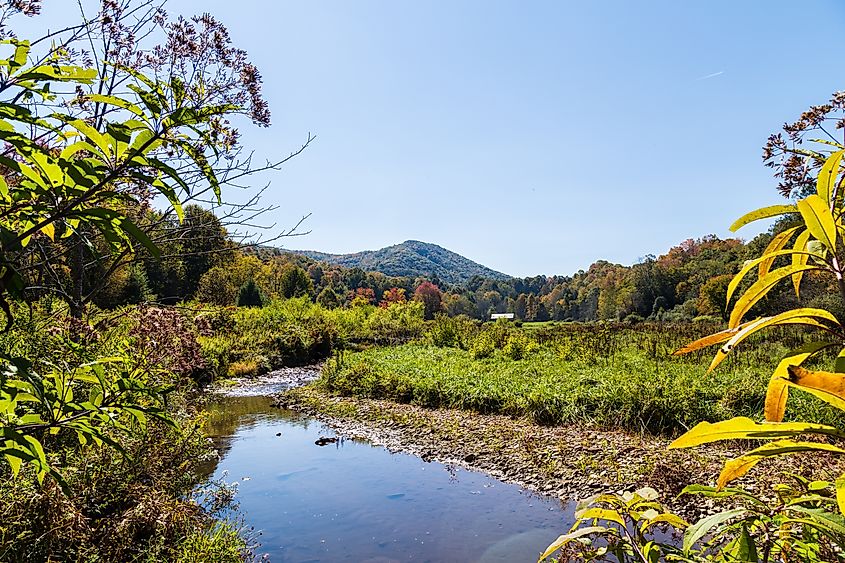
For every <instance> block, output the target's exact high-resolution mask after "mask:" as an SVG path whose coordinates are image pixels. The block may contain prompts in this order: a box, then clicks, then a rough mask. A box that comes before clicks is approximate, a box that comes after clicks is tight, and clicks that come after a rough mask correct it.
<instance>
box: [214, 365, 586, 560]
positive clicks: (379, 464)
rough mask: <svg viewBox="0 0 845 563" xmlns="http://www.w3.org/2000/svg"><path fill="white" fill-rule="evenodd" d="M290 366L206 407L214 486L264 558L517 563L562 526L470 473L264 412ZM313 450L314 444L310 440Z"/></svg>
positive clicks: (533, 501)
mask: <svg viewBox="0 0 845 563" xmlns="http://www.w3.org/2000/svg"><path fill="white" fill-rule="evenodd" d="M307 379H308V377H307V375H306V376H303V372H302V371H301V370H298V371H294V372H290V373H288V374H285V373H281V374H278V373H277V375H276V377H275V379H274V378H268V379H266V380H264V381H262V382H258V383H254V384H250V385H240V386H236V387H233V388H230V389H228V390H226V391H225V392H224V393H221V394H219V395H218V396H217V398H216V399H215V400H214V401H213V402H211V403H210V404H209V405H208V410H209V422H208V426H207V431H208V433H209V435H210V437H211V438H212V440H213V441H214V443H215V446H216V448H217V450H218V453H219V461H218V462H217V463H216V464H214V465H213V466H211V467H209V468H208V472H209V475H210V476H211V477H212V478H214V479H222V480H224V481H226V482H227V483H237V491H238V492H237V495H236V500H237V501H238V504H239V510H238V511H237V514H238V515H239V517H240V518H242V519H243V521H244V524H246V525H247V526H251V527H254V529H255V532H256V533H258V532H260V534H261V535H260V536H259V537H258V541H260V543H261V547H260V548H259V549H258V550H257V553H258V554H267V555H268V556H269V560H270V561H272V562H297V563H306V562H307V563H317V562H335V561H337V562H341V561H350V562H351V561H354V562H364V561H366V562H371V563H388V562H393V561H420V562H426V561H431V562H453V561H454V562H505V561H507V562H520V561H536V560H537V556H538V555H539V553H540V552H541V551H542V550H543V549H545V547H546V546H547V545H548V544H549V543H550V542H551V541H553V540H554V539H555V538H556V537H557V536H558V535H560V534H561V533H563V532H565V531H566V530H568V528H569V526H571V524H572V512H573V507H572V506H571V505H564V504H562V503H561V502H560V501H559V500H557V499H553V498H548V497H543V496H539V495H537V494H536V493H532V492H529V491H526V490H523V489H521V488H520V487H518V486H515V485H511V484H506V483H502V482H501V481H497V480H496V479H494V478H492V477H490V476H488V475H486V474H483V473H478V472H474V471H468V470H465V469H463V468H460V467H455V466H451V465H447V464H441V463H437V462H426V461H423V460H422V459H420V458H419V457H416V456H412V455H407V454H402V453H391V452H390V451H388V450H387V449H385V448H383V447H381V446H376V445H372V444H369V443H367V442H363V441H356V440H346V439H344V438H343V437H342V436H338V435H337V434H336V433H335V432H334V431H333V430H332V429H331V428H329V427H327V426H326V425H324V424H322V423H320V422H318V421H315V420H313V419H309V418H306V417H303V416H302V415H300V414H298V413H296V412H293V411H289V410H284V409H279V408H276V407H273V406H272V405H271V402H272V399H271V398H270V397H269V396H268V394H270V393H272V392H277V391H280V390H282V389H284V388H285V387H289V386H291V385H295V384H301V383H303V382H304V381H307ZM319 444H322V445H319Z"/></svg>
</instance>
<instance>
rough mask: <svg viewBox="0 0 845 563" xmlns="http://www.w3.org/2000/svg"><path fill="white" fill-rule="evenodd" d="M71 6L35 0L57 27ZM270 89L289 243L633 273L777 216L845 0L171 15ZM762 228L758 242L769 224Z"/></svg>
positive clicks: (173, 4)
mask: <svg viewBox="0 0 845 563" xmlns="http://www.w3.org/2000/svg"><path fill="white" fill-rule="evenodd" d="M75 4H76V2H72V1H71V0H44V15H43V16H42V17H41V18H40V24H41V25H45V26H46V25H48V24H50V25H51V27H55V26H56V23H58V22H61V21H62V19H63V17H64V16H61V15H59V14H61V13H63V12H64V13H66V11H67V10H72V8H73V5H75ZM167 9H168V11H169V12H170V13H172V14H177V13H181V14H184V15H192V14H195V13H200V12H210V13H212V14H214V15H215V16H217V17H218V19H220V20H222V21H223V22H224V23H225V24H227V26H228V27H229V30H230V32H231V35H232V37H233V39H234V41H235V43H236V44H237V45H238V46H240V47H242V48H244V49H246V50H247V51H248V52H249V54H250V58H251V59H252V60H253V61H254V62H255V63H256V64H257V65H258V66H259V68H260V70H261V72H262V74H263V76H264V84H265V86H264V93H265V96H266V97H267V99H268V100H269V102H270V105H271V110H272V112H273V126H272V127H271V128H269V129H266V130H260V129H256V128H251V127H245V128H244V129H243V130H242V133H243V136H242V139H243V141H244V143H245V145H246V146H247V147H250V148H254V149H255V151H256V155H258V156H259V157H262V158H263V157H267V158H273V157H276V156H282V155H285V154H287V153H289V152H290V151H291V150H293V149H295V148H296V147H297V146H298V145H299V144H300V143H301V142H302V141H304V140H305V138H306V136H307V134H308V132H311V133H314V134H315V135H317V139H316V141H315V142H314V144H313V145H312V146H311V147H310V148H308V150H307V151H306V152H305V153H304V154H302V155H300V156H299V157H297V158H296V159H295V160H294V161H292V162H290V163H289V164H288V165H287V166H286V167H285V168H284V170H283V171H281V172H279V173H276V174H274V175H273V176H272V178H270V179H271V180H272V186H271V188H270V190H268V193H267V195H266V198H265V201H266V202H267V203H274V204H278V205H280V206H281V208H280V209H279V210H278V211H276V212H275V214H274V216H273V217H272V218H268V221H269V222H275V223H277V224H278V225H279V226H286V225H290V224H292V223H294V222H295V221H296V220H297V219H298V218H299V217H300V216H301V215H303V214H306V213H312V216H311V219H310V220H309V221H308V222H307V225H306V228H307V229H310V230H311V231H312V232H311V234H309V235H307V236H306V237H303V238H299V239H295V240H290V241H288V242H286V243H285V244H286V245H287V246H289V247H291V248H308V249H314V250H321V251H327V252H352V251H358V250H365V249H375V248H380V247H383V246H387V245H390V244H395V243H398V242H401V241H404V240H407V239H417V240H423V241H427V242H433V243H436V244H439V245H441V246H444V247H446V248H449V249H450V250H454V251H456V252H459V253H461V254H463V255H465V256H467V257H468V258H471V259H473V260H476V261H478V262H481V263H482V264H485V265H487V266H490V267H492V268H494V269H497V270H500V271H503V272H506V273H509V274H512V275H518V276H524V275H535V274H539V273H544V274H571V273H573V272H575V271H577V270H578V269H582V268H586V267H587V266H589V264H591V263H592V262H593V261H595V260H598V259H606V260H610V261H613V262H620V263H624V264H630V263H633V262H636V261H638V260H639V259H640V258H641V257H643V256H644V255H646V254H661V253H663V252H665V251H666V250H667V249H668V248H669V247H670V246H673V245H675V244H677V243H678V242H680V241H682V240H684V239H686V238H690V237H700V236H703V235H706V234H709V233H715V234H717V235H719V236H728V235H729V234H730V233H729V232H728V230H727V226H728V225H729V224H730V223H731V222H732V221H733V219H735V218H736V217H738V216H739V215H741V214H742V213H744V212H745V211H748V210H750V209H753V208H755V207H760V206H762V205H764V204H768V203H779V202H780V201H779V197H780V196H778V194H777V192H776V191H775V189H774V186H775V181H774V180H773V178H772V176H771V171H770V170H769V169H767V168H765V167H763V165H762V162H761V158H760V154H761V147H762V145H763V143H764V142H765V140H766V137H767V136H768V135H769V134H770V133H772V132H775V131H777V130H778V129H779V127H780V125H781V124H782V123H783V122H785V121H791V120H793V119H794V118H796V117H797V116H798V115H799V114H800V113H801V112H802V111H803V110H804V109H805V108H806V107H807V106H809V105H811V104H816V103H822V102H824V101H825V100H826V99H827V98H828V97H829V95H830V94H831V93H832V92H833V91H835V90H840V89H843V88H845V72H843V70H845V69H843V66H845V61H843V60H842V58H841V57H840V56H839V51H838V46H839V42H840V41H841V37H842V32H843V30H845V3H842V2H837V1H835V0H815V1H804V2H795V1H779V0H778V1H772V0H766V1H737V0H732V1H722V0H718V1H714V0H707V1H699V2H686V1H661V2H645V1H643V2H630V1H624V0H618V1H578V2H575V1H572V2H564V1H557V2H517V1H510V2H500V1H477V2H469V1H467V2H458V1H454V0H451V1H445V0H444V1H425V2H413V3H412V2H395V1H393V2H388V1H380V2H375V1H366V2H351V1H348V0H338V1H322V2H311V1H305V2H303V1H297V2H292V1H286V0H278V1H258V0H239V1H236V2H233V1H232V0H227V1H222V0H171V1H170V2H169V3H168V5H167ZM763 227H764V226H763ZM759 230H760V229H759V228H758V230H757V231H755V230H753V228H751V227H746V229H744V230H743V231H741V232H740V235H741V236H743V237H745V238H751V237H752V236H754V235H755V234H756V233H757V232H759Z"/></svg>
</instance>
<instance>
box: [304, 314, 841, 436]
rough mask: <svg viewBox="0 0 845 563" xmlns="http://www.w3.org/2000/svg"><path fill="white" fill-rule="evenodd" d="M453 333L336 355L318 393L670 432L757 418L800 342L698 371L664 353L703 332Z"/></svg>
mask: <svg viewBox="0 0 845 563" xmlns="http://www.w3.org/2000/svg"><path fill="white" fill-rule="evenodd" d="M438 323H441V324H444V323H445V324H451V325H453V326H452V327H447V328H446V329H445V330H446V331H447V332H448V331H449V330H450V328H451V330H452V331H453V332H454V333H455V336H454V337H453V338H452V339H451V340H450V341H448V342H444V341H442V339H441V341H438V335H439V334H440V333H441V332H442V331H443V330H444V329H443V328H442V327H441V328H438V326H437V325H438ZM456 324H457V325H460V324H461V323H460V321H454V320H451V319H441V320H439V321H434V322H433V323H432V324H431V325H430V328H429V331H428V333H427V336H426V337H425V338H422V339H419V340H417V341H415V342H413V343H409V344H404V345H401V346H394V347H372V348H369V349H366V350H364V351H360V352H354V353H346V354H336V355H335V356H334V357H333V358H332V359H331V360H330V361H329V362H328V364H327V365H326V367H325V369H324V374H323V377H322V379H321V380H320V382H319V384H320V385H322V386H323V387H325V388H326V389H328V390H330V391H332V392H335V393H338V394H342V395H351V396H360V397H368V398H384V399H391V400H394V401H398V402H407V403H413V404H417V405H422V406H428V407H447V408H459V409H467V410H472V411H476V412H479V413H495V414H507V415H512V416H526V417H529V418H530V419H532V420H533V421H535V422H538V423H541V424H567V423H592V424H595V425H598V426H601V427H609V428H622V429H627V430H632V431H645V432H649V433H654V434H676V433H678V432H681V431H683V430H684V429H686V428H689V427H691V426H693V425H695V424H696V423H698V422H701V421H719V420H724V419H726V418H730V417H732V416H749V417H752V418H760V417H761V413H762V409H763V403H764V400H765V395H766V385H767V383H768V380H769V377H770V375H771V372H772V369H773V368H774V366H775V365H776V363H777V360H778V358H780V357H781V356H783V354H784V353H785V352H786V351H787V349H788V348H790V347H794V346H795V345H796V344H799V345H800V343H801V342H803V339H804V338H805V335H804V334H803V333H802V332H800V331H798V330H781V331H773V332H772V333H770V334H768V335H762V336H760V337H758V338H757V339H756V341H755V342H754V343H750V344H753V345H750V346H747V347H746V350H747V352H746V353H743V351H742V348H740V349H739V350H738V351H737V353H735V354H734V355H732V356H731V357H729V358H728V360H727V361H725V362H724V363H723V364H722V365H721V366H720V367H719V368H718V369H716V370H715V371H714V372H712V373H709V374H708V373H707V366H708V364H709V362H710V358H711V352H713V351H715V350H712V351H702V352H698V353H695V354H693V355H690V356H684V357H676V356H672V355H671V352H672V351H673V350H674V349H677V348H679V347H680V346H682V345H683V344H685V343H687V342H689V341H691V340H693V339H694V338H697V337H699V336H701V335H703V334H706V333H707V332H708V331H710V330H712V328H713V327H710V326H707V327H704V326H700V327H699V326H695V325H659V324H643V325H634V326H626V325H605V324H595V325H584V324H558V325H546V326H544V327H536V328H535V327H531V328H525V327H524V328H517V327H515V326H513V325H508V324H505V323H501V324H498V323H497V324H494V325H489V324H488V325H485V326H484V327H482V328H479V327H477V326H475V327H473V326H472V325H465V326H463V327H462V328H461V327H455V326H454V325H456ZM462 331H463V332H464V333H467V332H468V333H469V334H463V335H461V334H460V333H461V332H462ZM447 340H448V339H447ZM835 416H836V415H835V413H834V411H833V409H830V408H828V407H826V406H825V405H824V404H822V403H821V402H820V401H817V400H816V399H814V398H812V397H810V396H809V395H804V394H803V393H795V394H794V397H793V398H792V399H791V400H790V403H789V408H788V411H787V417H788V418H791V419H796V420H797V419H814V420H828V421H830V420H832V419H833V418H834V417H835Z"/></svg>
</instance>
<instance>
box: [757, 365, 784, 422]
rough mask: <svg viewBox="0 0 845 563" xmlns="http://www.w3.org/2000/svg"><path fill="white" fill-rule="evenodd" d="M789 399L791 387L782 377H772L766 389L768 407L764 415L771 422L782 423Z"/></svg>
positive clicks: (765, 408)
mask: <svg viewBox="0 0 845 563" xmlns="http://www.w3.org/2000/svg"><path fill="white" fill-rule="evenodd" d="M788 398H789V385H787V383H786V380H785V379H784V378H782V377H774V376H773V377H772V379H771V381H769V386H768V387H767V388H766V406H765V407H764V409H763V410H764V413H765V415H766V420H767V421H769V422H780V421H782V420H783V415H784V413H785V412H786V400H787V399H788Z"/></svg>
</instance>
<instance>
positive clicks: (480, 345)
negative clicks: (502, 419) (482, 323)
mask: <svg viewBox="0 0 845 563" xmlns="http://www.w3.org/2000/svg"><path fill="white" fill-rule="evenodd" d="M495 351H496V340H495V338H494V336H493V335H492V334H491V333H490V332H489V331H484V332H482V333H481V334H479V335H478V336H477V337H476V338H475V340H474V341H473V343H472V346H470V349H469V353H470V355H471V356H472V358H473V359H474V360H481V359H484V358H489V357H490V356H492V355H493V353H494V352H495Z"/></svg>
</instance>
